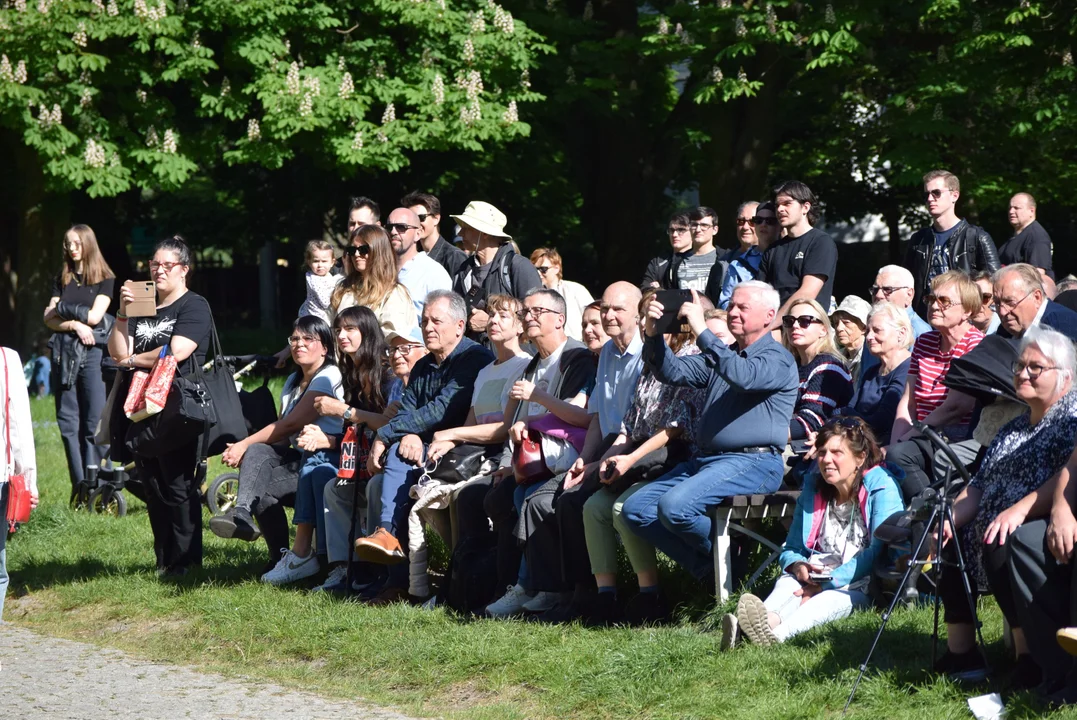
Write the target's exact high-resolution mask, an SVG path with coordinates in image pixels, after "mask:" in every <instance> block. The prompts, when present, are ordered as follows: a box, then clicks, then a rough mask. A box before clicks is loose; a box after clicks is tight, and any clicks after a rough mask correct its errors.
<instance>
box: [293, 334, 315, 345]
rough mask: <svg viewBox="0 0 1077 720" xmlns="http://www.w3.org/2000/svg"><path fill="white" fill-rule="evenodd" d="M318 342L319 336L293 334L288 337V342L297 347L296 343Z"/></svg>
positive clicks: (308, 343)
mask: <svg viewBox="0 0 1077 720" xmlns="http://www.w3.org/2000/svg"><path fill="white" fill-rule="evenodd" d="M316 342H318V338H316V337H314V336H313V335H292V336H291V337H290V338H288V344H289V345H291V346H292V347H295V346H296V345H307V346H310V345H313V344H314V343H316Z"/></svg>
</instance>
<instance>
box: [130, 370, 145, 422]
mask: <svg viewBox="0 0 1077 720" xmlns="http://www.w3.org/2000/svg"><path fill="white" fill-rule="evenodd" d="M149 382H150V374H149V373H148V372H146V371H145V370H135V372H134V374H132V375H131V384H130V385H129V386H128V387H127V398H126V399H125V400H124V401H123V414H124V415H126V416H127V417H128V418H130V419H132V420H133V419H134V416H135V413H137V412H139V411H140V410H145V409H146V385H147V384H149Z"/></svg>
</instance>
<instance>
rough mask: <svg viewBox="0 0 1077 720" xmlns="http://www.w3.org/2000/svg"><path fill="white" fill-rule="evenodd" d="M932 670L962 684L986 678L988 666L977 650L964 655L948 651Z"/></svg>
mask: <svg viewBox="0 0 1077 720" xmlns="http://www.w3.org/2000/svg"><path fill="white" fill-rule="evenodd" d="M932 670H934V671H935V672H936V673H938V674H940V675H947V676H949V677H950V678H951V679H953V680H957V681H960V682H979V681H980V680H982V679H983V678H985V677H986V673H987V666H986V665H985V664H984V659H983V656H981V655H980V653H979V651H978V650H976V649H972V650H969V651H968V652H963V653H955V652H951V651H950V650H947V651H946V652H945V653H944V654H943V655H942V657H940V658H939V659H938V660H936V661H935V665H934V666H933V667H932Z"/></svg>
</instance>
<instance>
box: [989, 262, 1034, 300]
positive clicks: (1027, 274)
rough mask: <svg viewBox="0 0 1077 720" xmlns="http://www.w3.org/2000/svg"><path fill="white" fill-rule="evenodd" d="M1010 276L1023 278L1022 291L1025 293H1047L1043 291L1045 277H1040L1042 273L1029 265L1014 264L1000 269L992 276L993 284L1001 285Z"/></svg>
mask: <svg viewBox="0 0 1077 720" xmlns="http://www.w3.org/2000/svg"><path fill="white" fill-rule="evenodd" d="M1010 274H1015V275H1017V276H1018V277H1019V278H1021V290H1022V291H1023V292H1026V293H1030V292H1032V291H1033V290H1039V291H1040V292H1041V293H1045V292H1046V291H1045V290H1044V289H1043V276H1041V275H1040V271H1039V270H1037V269H1036V268H1034V267H1033V266H1031V265H1029V264H1028V263H1013V264H1012V265H1007V266H1006V267H1004V268H999V269H998V270H996V271H995V274H994V275H992V276H991V284H992V285H1001V284H1002V282H1003V280H1005V278H1006V276H1007V275H1010Z"/></svg>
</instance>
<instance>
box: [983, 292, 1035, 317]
mask: <svg viewBox="0 0 1077 720" xmlns="http://www.w3.org/2000/svg"><path fill="white" fill-rule="evenodd" d="M1034 292H1036V291H1035V290H1029V291H1028V293H1026V294H1025V296H1024V297H1023V298H1021V299H1020V300H1003V299H1002V298H999V299H998V301H997V302H996V303H995V304H994V305H993V306H992V307H994V308H995V309H996V310H998V311H999V312H1012V311H1013V310H1016V309H1017V306H1018V305H1020V304H1021V303H1023V302H1024V301H1025V300H1026V299H1028V296H1029V295H1031V294H1032V293H1034Z"/></svg>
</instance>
